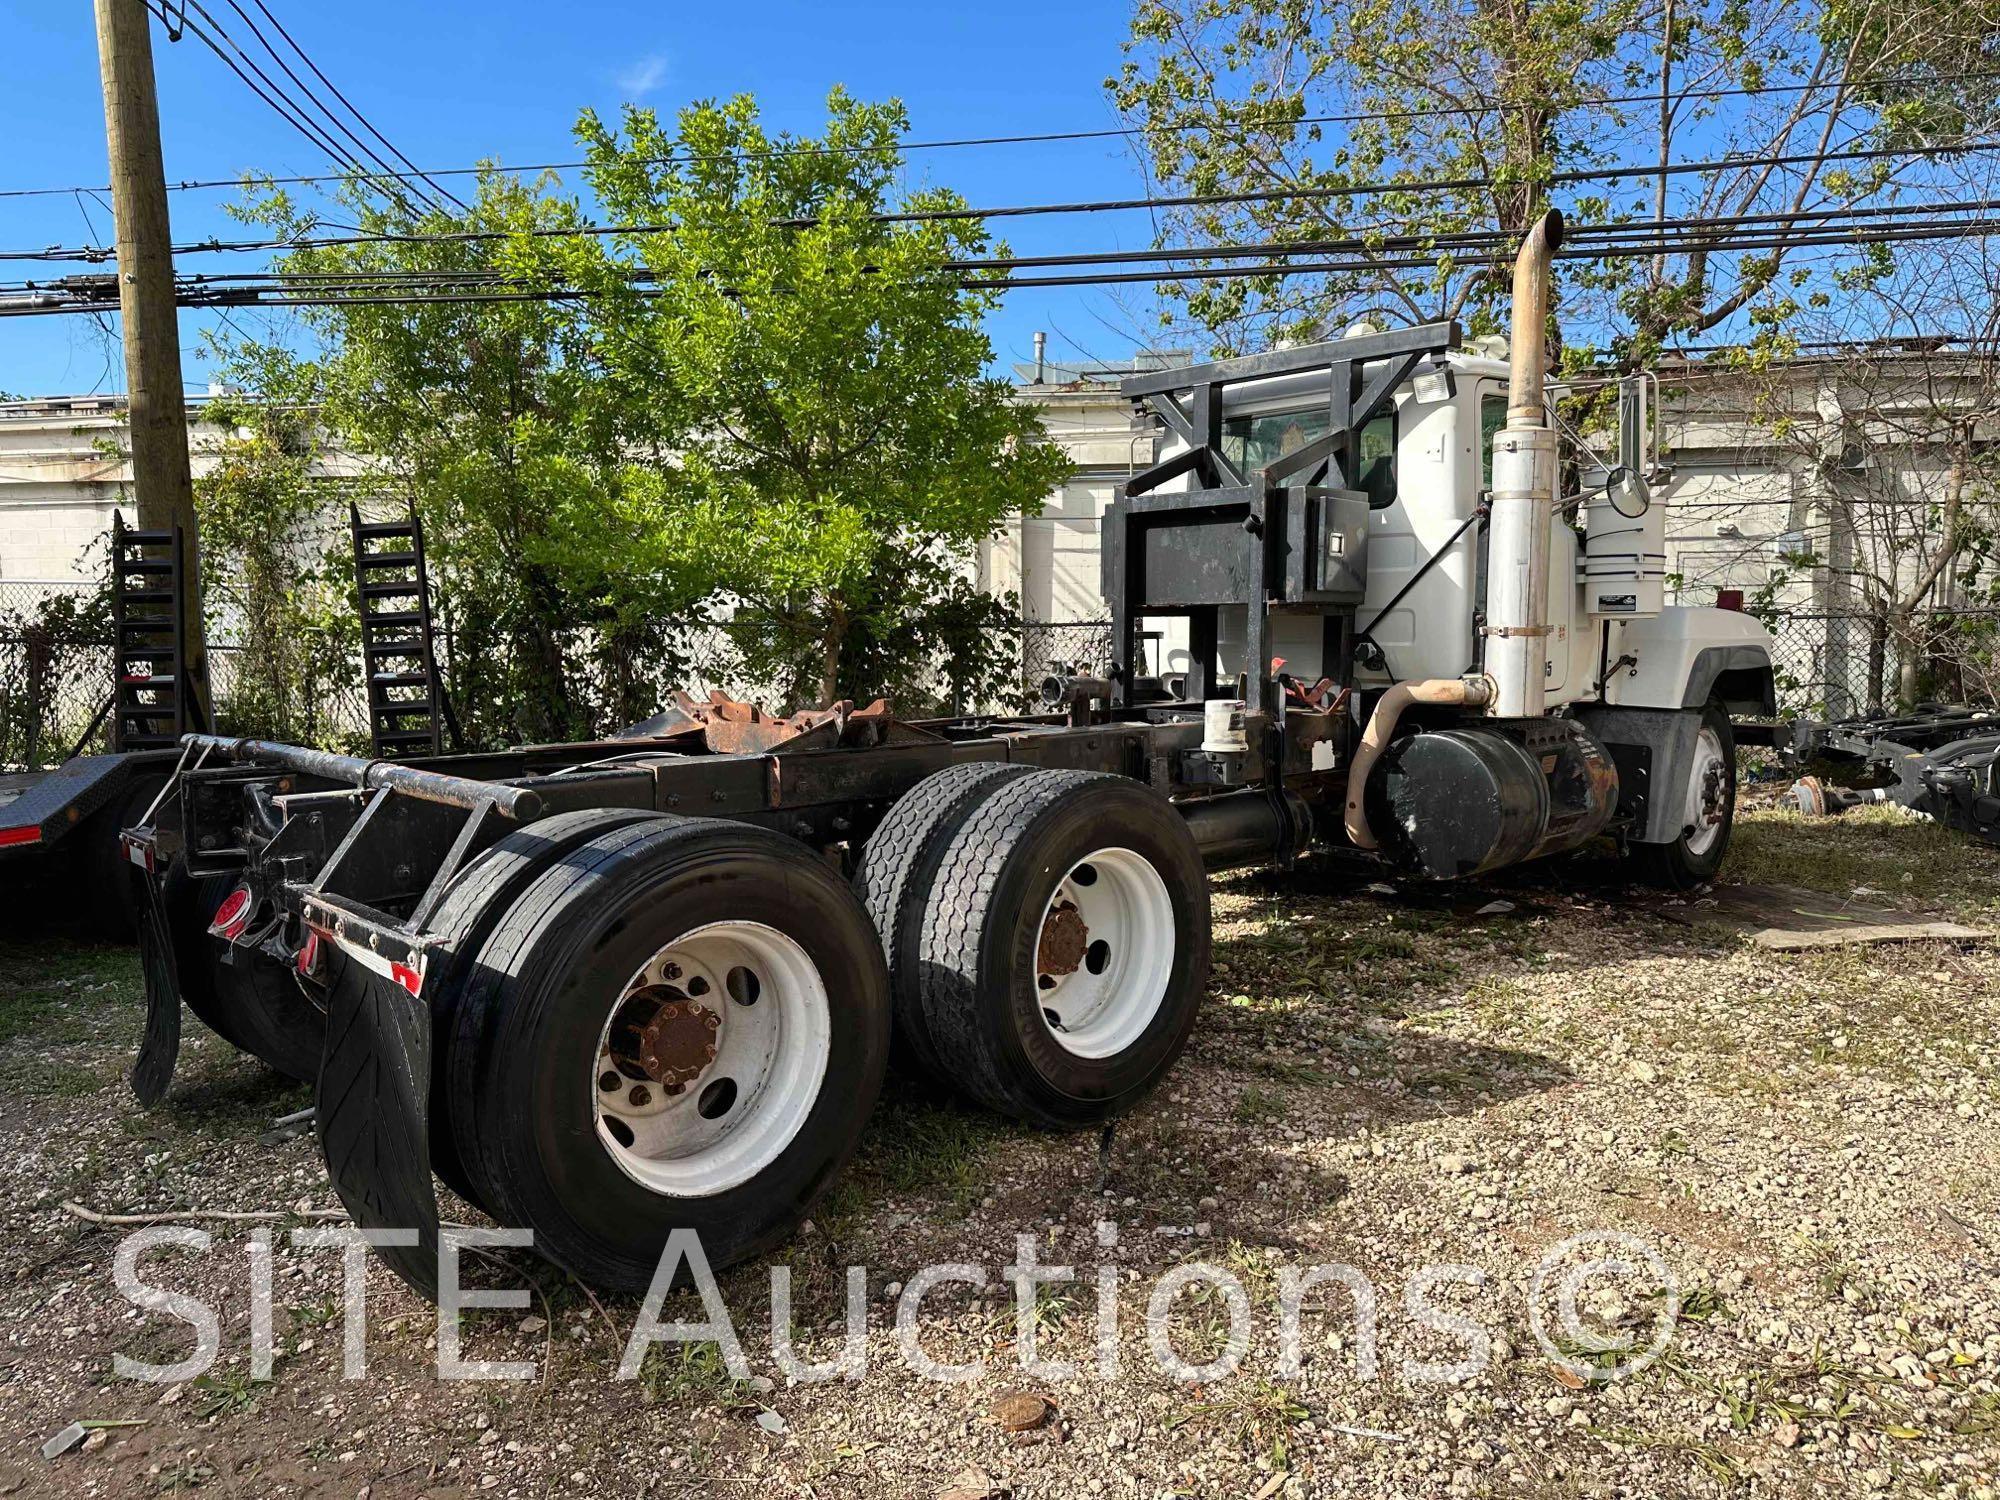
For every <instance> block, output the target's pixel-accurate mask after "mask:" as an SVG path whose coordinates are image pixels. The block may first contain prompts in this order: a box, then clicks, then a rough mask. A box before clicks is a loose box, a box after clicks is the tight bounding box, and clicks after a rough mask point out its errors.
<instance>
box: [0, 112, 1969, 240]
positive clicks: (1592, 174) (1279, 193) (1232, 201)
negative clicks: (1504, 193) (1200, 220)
mask: <svg viewBox="0 0 2000 1500" xmlns="http://www.w3.org/2000/svg"><path fill="white" fill-rule="evenodd" d="M1996 146H2000V138H1992V139H1984V138H1983V139H1979V140H1972V141H1956V142H1951V143H1947V144H1937V145H1929V146H1897V147H1888V146H1875V147H1865V148H1859V149H1854V150H1846V151H1826V152H1804V153H1798V154H1792V155H1776V156H1739V157H1717V158H1712V159H1709V160H1703V161H1681V162H1668V163H1666V164H1665V165H1664V166H1663V165H1662V164H1661V163H1658V162H1651V163H1645V164H1633V165H1620V166H1615V167H1584V168H1577V169H1575V170H1571V171H1564V172H1557V173H1553V174H1551V176H1550V177H1549V178H1548V179H1547V180H1548V182H1549V183H1552V184H1553V183H1581V182H1611V181H1617V180H1620V179H1622V178H1626V177H1657V176H1660V175H1661V174H1662V173H1665V174H1667V175H1671V176H1679V175H1686V174H1688V173H1694V172H1722V171H1737V170H1746V169H1749V168H1752V167H1776V166H1797V165H1804V164H1808V163H1811V164H1816V165H1824V164H1826V163H1830V162H1845V161H1881V160H1891V159H1894V160H1905V159H1922V158H1930V157H1937V156H1950V155H1961V154H1965V153H1968V152H1972V151H1979V150H1991V149H1993V148H1995V147H1996ZM1511 185H1514V184H1509V183H1506V182H1504V181H1502V180H1500V179H1497V178H1490V177H1461V178H1414V179H1407V180H1402V181H1396V180H1389V181H1381V182H1365V183H1352V184H1349V185H1347V186H1345V187H1338V188H1332V187H1322V188H1270V189H1257V190H1251V191H1244V192H1237V193H1189V194H1180V195H1176V196H1169V197H1161V196H1154V197H1144V198H1116V199H1088V200H1082V201H1078V202H1071V203H1029V204H1002V205H997V206H991V207H985V208H972V207H966V208H937V209H899V210H894V211H891V212H886V213H878V214H872V215H870V216H869V217H870V219H871V220H872V221H873V222H875V223H878V224H911V223H938V222H944V221H963V220H974V219H1004V218H1022V217H1028V216H1033V215H1051V214H1092V213H1117V212H1125V211H1128V210H1141V209H1144V210H1159V209H1163V208H1195V207H1217V206H1227V205H1241V204H1247V203H1268V202H1281V203H1283V202H1303V201H1316V200H1324V199H1331V198H1360V197H1377V196H1383V195H1387V194H1393V193H1411V194H1423V193H1437V192H1457V191H1468V190H1473V189H1483V188H1493V187H1506V186H1511ZM1837 211H1838V210H1828V212H1837ZM769 223H770V225H771V227H773V228H780V229H805V228H811V227H813V226H815V225H816V224H818V223H819V220H818V219H817V218H814V217H811V216H803V217H793V218H779V219H773V220H770V221H769ZM678 230H679V226H678V225H676V224H582V225H576V226H572V227H569V228H562V229H555V228H542V229H526V230H482V229H454V230H437V231H417V232H413V233H407V234H405V233H392V232H386V231H383V232H367V231H360V232H356V233H352V234H338V235H311V236H303V237H299V238H295V239H283V238H265V239H257V240H223V239H209V240H196V241H192V242H189V243H185V244H181V245H176V246H175V247H174V254H175V255H198V254H248V253H256V252H262V251H272V250H279V251H288V250H301V249H322V248H336V247H341V246H349V245H395V244H452V243H476V242H480V241H495V240H509V239H515V238H529V239H543V238H546V239H573V238H578V237H587V236H607V235H608V236H618V235H633V236H645V235H655V234H673V233H676V232H678ZM110 254H111V252H110V250H109V249H108V247H105V246H101V245H90V246H83V247H80V248H79V247H67V248H64V247H55V246H51V247H49V248H46V249H41V250H11V251H0V260H40V261H62V260H68V261H83V262H90V261H97V260H103V259H106V258H108V257H109V255H110Z"/></svg>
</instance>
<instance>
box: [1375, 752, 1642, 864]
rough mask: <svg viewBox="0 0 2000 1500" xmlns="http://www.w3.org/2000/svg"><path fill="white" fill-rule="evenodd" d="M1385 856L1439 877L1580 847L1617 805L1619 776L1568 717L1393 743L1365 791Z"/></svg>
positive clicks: (1376, 768) (1515, 862)
mask: <svg viewBox="0 0 2000 1500" xmlns="http://www.w3.org/2000/svg"><path fill="white" fill-rule="evenodd" d="M1362 796H1363V798H1364V805H1365V806H1366V808H1367V811H1368V822H1369V824H1370V826H1371V827H1373V828H1374V830H1375V832H1376V835H1377V837H1379V838H1380V839H1381V841H1382V853H1383V854H1384V855H1385V856H1386V857H1387V858H1388V859H1389V860H1390V861H1391V862H1393V863H1394V864H1396V865H1398V866H1400V867H1402V868H1404V869H1406V870H1410V871H1412V872H1413V873H1417V874H1422V875H1428V876H1432V877H1435V878H1439V879H1449V878H1452V877H1457V876H1465V875H1478V874H1481V873H1483V872H1484V871H1487V870H1497V869H1500V868H1501V867H1502V866H1504V865H1513V864H1519V863H1520V862H1521V861H1523V860H1528V859H1539V858H1540V857H1542V856H1543V855H1545V854H1558V853H1561V852H1562V851H1563V850H1565V849H1574V848H1576V847H1577V846H1578V845H1579V844H1583V843H1586V842H1588V841H1589V840H1591V839H1593V838H1595V837H1596V836H1597V835H1598V834H1600V833H1602V832H1603V831H1604V827H1605V825H1606V824H1607V823H1609V822H1610V820H1611V815H1612V813H1613V812H1614V811H1616V809H1617V807H1618V770H1617V767H1616V766H1614V765H1613V764H1612V761H1611V757H1610V755H1609V754H1608V753H1606V751H1605V749H1604V747H1603V746H1602V745H1600V744H1599V743H1598V742H1597V740H1596V739H1595V738H1594V737H1593V736H1592V735H1591V734H1590V732H1589V731H1588V730H1586V729H1585V728H1584V727H1583V726H1582V725H1581V724H1578V723H1576V722H1575V721H1574V720H1571V719H1551V718H1540V719H1496V720H1488V721H1486V722H1484V723H1481V724H1478V725H1476V726H1470V727H1457V728H1451V729H1437V730H1421V731H1419V732H1418V733H1416V734H1413V735H1409V736H1408V737H1406V738H1404V739H1400V740H1397V741H1396V742H1395V743H1394V744H1392V745H1391V746H1390V747H1389V749H1388V750H1387V752H1386V753H1384V755H1383V756H1382V759H1381V760H1380V761H1378V762H1377V763H1376V765H1375V768H1374V770H1373V772H1372V773H1371V774H1370V775H1369V778H1368V785H1367V786H1366V787H1364V788H1363V789H1362Z"/></svg>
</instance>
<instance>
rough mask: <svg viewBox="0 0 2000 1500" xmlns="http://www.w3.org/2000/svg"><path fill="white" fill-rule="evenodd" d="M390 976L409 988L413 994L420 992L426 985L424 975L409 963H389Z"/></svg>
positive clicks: (405, 987)
mask: <svg viewBox="0 0 2000 1500" xmlns="http://www.w3.org/2000/svg"><path fill="white" fill-rule="evenodd" d="M389 977H390V978H391V979H393V980H395V981H396V983H398V984H400V985H401V986H402V987H403V988H404V989H406V990H408V991H409V992H410V993H411V994H412V995H415V994H417V993H419V992H420V991H421V990H422V989H423V987H424V976H423V975H421V974H419V973H418V972H417V971H416V970H415V969H413V968H411V967H410V966H409V965H408V964H399V963H391V964H390V965H389Z"/></svg>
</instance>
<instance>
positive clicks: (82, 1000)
mask: <svg viewBox="0 0 2000 1500" xmlns="http://www.w3.org/2000/svg"><path fill="white" fill-rule="evenodd" d="M144 992H145V984H144V980H143V979H142V978H141V977H140V973H139V954H138V951H137V950H136V949H132V948H104V947H96V946H92V945H89V944H81V943H46V942H45V943H34V944H27V943H12V942H0V1042H11V1041H13V1040H14V1039H15V1038H17V1037H22V1036H27V1035H30V1034H33V1035H35V1036H36V1037H37V1039H38V1040H47V1041H88V1040H93V1039H97V1038H99V1037H101V1035H102V1029H101V1027H100V1026H99V1025H97V1024H95V1022H94V1021H86V1020H85V1019H84V1016H85V1014H86V1013H100V1012H104V1011H109V1010H116V1009H122V1008H124V1007H126V1006H137V1005H138V1004H139V1002H140V999H141V997H142V996H143V994H144ZM65 1023H66V1024H65Z"/></svg>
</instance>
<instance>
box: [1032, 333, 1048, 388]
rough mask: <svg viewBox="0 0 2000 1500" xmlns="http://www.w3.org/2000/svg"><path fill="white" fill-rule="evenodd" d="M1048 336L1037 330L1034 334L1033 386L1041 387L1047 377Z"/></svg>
mask: <svg viewBox="0 0 2000 1500" xmlns="http://www.w3.org/2000/svg"><path fill="white" fill-rule="evenodd" d="M1048 361H1049V336H1048V335H1047V334H1046V333H1043V332H1041V331H1040V330H1039V329H1037V330H1036V332H1035V384H1036V385H1041V384H1042V383H1043V382H1044V380H1046V379H1047V376H1048Z"/></svg>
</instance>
